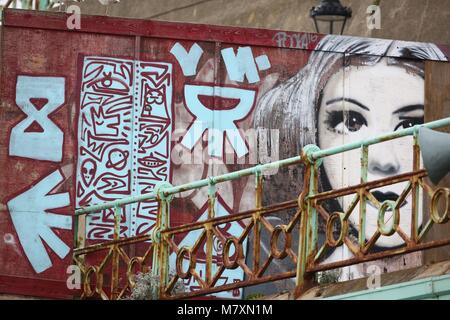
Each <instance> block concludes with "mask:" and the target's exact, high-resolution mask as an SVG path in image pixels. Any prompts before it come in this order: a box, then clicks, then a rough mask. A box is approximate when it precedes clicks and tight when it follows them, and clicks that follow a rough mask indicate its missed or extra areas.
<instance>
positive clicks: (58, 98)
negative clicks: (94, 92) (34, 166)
mask: <svg viewBox="0 0 450 320" xmlns="http://www.w3.org/2000/svg"><path fill="white" fill-rule="evenodd" d="M64 88H65V79H64V78H61V77H29V76H18V77H17V86H16V104H17V106H18V107H19V108H20V109H21V110H22V111H23V112H24V113H25V114H26V115H27V117H26V118H25V119H23V120H22V121H21V122H19V123H18V124H17V125H16V126H15V127H14V128H13V129H12V130H11V137H10V140H9V155H11V156H19V157H24V158H30V159H36V160H48V161H55V162H60V161H61V160H62V147H63V141H64V133H63V132H62V131H61V129H60V128H58V126H57V125H56V124H55V123H54V122H53V121H51V120H50V119H49V118H48V116H49V115H50V114H51V113H52V112H53V111H55V110H56V109H58V108H59V107H60V106H61V105H62V104H63V103H64ZM34 99H41V100H42V101H44V106H42V108H41V109H40V110H38V108H37V106H36V105H35V104H33V101H34ZM34 124H36V125H38V127H39V129H38V130H37V131H34V132H30V131H29V128H30V127H32V125H34Z"/></svg>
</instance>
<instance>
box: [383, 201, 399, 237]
mask: <svg viewBox="0 0 450 320" xmlns="http://www.w3.org/2000/svg"><path fill="white" fill-rule="evenodd" d="M387 209H391V210H392V212H393V214H394V221H393V223H392V225H391V226H390V227H389V226H387V225H386V223H385V222H384V216H385V214H386V210H387ZM399 223H400V211H399V210H398V208H396V207H395V201H392V200H386V201H384V202H383V203H382V204H381V208H380V209H379V210H378V231H379V232H380V233H381V234H382V235H383V236H392V235H393V234H394V233H395V231H397V228H398V224H399Z"/></svg>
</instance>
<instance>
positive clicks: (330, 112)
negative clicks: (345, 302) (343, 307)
mask: <svg viewBox="0 0 450 320" xmlns="http://www.w3.org/2000/svg"><path fill="white" fill-rule="evenodd" d="M423 60H442V61H444V60H445V61H446V60H447V58H446V56H445V55H444V53H442V52H441V51H440V50H439V48H438V47H437V46H436V45H434V44H429V43H412V42H404V41H393V40H381V39H364V38H355V37H346V36H326V37H325V38H323V39H322V40H321V41H320V43H319V44H318V46H317V47H316V49H315V51H313V52H312V53H311V55H310V57H309V60H308V63H307V65H306V66H305V67H304V68H302V69H301V70H299V71H298V73H297V74H295V75H294V76H293V77H291V78H290V79H288V80H287V81H284V82H281V83H279V84H277V85H276V86H275V87H273V88H272V89H271V90H270V91H268V92H267V93H266V94H265V95H264V96H263V97H262V98H261V100H260V102H259V104H258V105H257V109H256V111H255V118H254V125H255V127H256V128H257V127H264V128H279V129H280V157H281V158H285V157H288V156H295V155H297V154H299V152H300V150H301V148H302V147H303V146H305V145H306V144H311V143H312V144H316V145H318V146H319V147H320V148H321V149H327V148H331V147H335V146H339V145H342V144H345V143H350V142H354V141H359V140H362V139H366V138H369V137H374V136H377V135H380V134H382V133H386V132H391V131H394V130H398V129H402V128H408V127H411V126H414V125H416V124H421V123H423V121H424V62H423ZM412 157H413V152H412V137H405V138H402V139H397V140H395V141H392V142H385V143H381V144H378V145H373V146H371V147H370V148H369V163H368V181H372V180H378V179H381V178H385V177H388V176H392V175H397V174H400V173H405V172H408V171H411V170H412ZM359 168H360V150H354V151H352V152H346V153H343V154H338V155H335V156H331V157H327V158H325V159H324V162H323V165H322V166H321V169H320V180H321V183H320V184H321V185H320V186H319V188H320V190H330V189H338V188H342V187H345V186H350V185H355V184H358V183H360V179H361V177H360V169H359ZM279 174H280V173H279ZM281 174H283V173H282V172H281ZM286 174H290V173H286ZM273 179H281V180H282V179H284V178H272V177H268V179H267V180H268V182H267V184H268V186H267V187H266V186H265V188H266V190H267V188H270V183H271V181H274V180H273ZM301 184H302V178H301V174H300V176H299V177H298V186H299V188H298V189H296V190H280V191H283V192H280V193H289V192H290V193H291V194H290V196H291V198H290V199H292V198H293V197H295V195H296V193H297V192H298V190H301ZM404 187H405V183H398V184H396V185H391V186H386V187H383V188H379V189H375V190H372V191H373V194H374V196H375V197H376V198H377V200H378V201H380V202H382V201H384V200H396V199H397V198H398V197H399V195H400V194H401V192H402V190H403V189H404ZM271 197H272V198H271V200H273V197H274V196H273V195H272V196H271ZM353 197H354V195H350V196H345V197H342V198H340V199H336V201H333V202H332V203H328V208H327V209H328V211H329V212H333V211H340V212H343V210H345V209H346V208H348V206H349V204H350V202H351V201H352V198H353ZM410 198H411V197H409V198H406V201H405V203H404V205H403V207H402V209H401V210H402V211H405V213H406V211H409V210H410V209H411V199H410ZM285 199H287V198H285ZM285 199H280V200H285ZM366 212H367V222H366V224H367V225H366V230H365V234H366V239H367V238H370V237H371V235H373V233H374V231H375V230H376V228H377V213H378V209H377V208H375V207H374V206H372V205H370V204H368V205H367V211H366ZM391 216H392V212H387V213H386V218H385V219H386V221H388V220H389V219H390V218H391ZM404 216H405V218H403V216H402V219H401V222H400V226H401V227H402V229H403V230H410V229H411V228H410V225H411V221H410V220H411V217H410V216H408V214H405V215H404ZM358 219H359V218H358V214H352V215H351V216H350V234H353V235H354V236H355V237H357V236H358V232H359V230H358V225H359V223H358ZM322 223H323V222H322ZM419 223H421V219H419ZM321 231H322V232H323V229H322V230H321V228H319V233H320V232H321ZM293 236H294V239H295V237H296V236H295V235H293ZM319 238H320V235H319ZM322 238H323V234H322ZM322 241H323V240H322ZM403 243H404V241H403V239H402V238H400V237H399V236H398V235H396V236H392V237H384V236H381V237H380V238H379V239H378V241H377V242H376V246H377V249H378V250H379V249H381V248H386V247H390V248H392V247H396V246H400V245H402V244H403ZM351 256H352V255H351V252H350V251H349V250H348V249H347V248H346V246H345V245H343V246H340V247H338V248H337V249H336V250H334V251H333V252H330V253H329V254H328V256H327V257H326V260H325V261H324V262H332V261H337V260H343V259H348V258H350V257H351ZM412 260H414V259H412ZM416 262H417V261H416ZM408 263H409V266H408V267H411V263H414V261H411V262H405V263H404V264H405V265H406V264H408ZM278 267H279V268H280V269H283V271H287V270H292V267H294V266H292V265H289V266H287V265H282V264H279V265H278ZM366 267H367V266H366ZM364 273H365V267H364V266H353V267H347V268H345V270H342V272H341V275H340V279H341V280H346V279H350V278H355V277H361V276H364ZM292 281H293V279H292ZM283 286H286V284H284V285H283ZM276 289H277V288H275V287H273V286H272V287H270V286H264V287H263V286H261V287H259V288H258V287H257V288H254V289H249V290H247V293H250V292H274V291H276ZM278 289H279V288H278Z"/></svg>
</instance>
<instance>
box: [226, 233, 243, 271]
mask: <svg viewBox="0 0 450 320" xmlns="http://www.w3.org/2000/svg"><path fill="white" fill-rule="evenodd" d="M232 244H233V245H234V257H235V258H234V259H233V260H231V257H230V248H231V245H232ZM243 257H244V250H243V248H242V244H240V243H239V240H238V239H237V238H236V237H232V238H228V239H227V240H226V241H225V245H224V247H223V252H222V259H223V265H224V266H225V268H227V269H236V268H237V267H238V266H239V264H238V261H239V260H240V259H242V258H243Z"/></svg>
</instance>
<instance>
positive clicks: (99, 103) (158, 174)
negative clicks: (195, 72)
mask: <svg viewBox="0 0 450 320" xmlns="http://www.w3.org/2000/svg"><path fill="white" fill-rule="evenodd" d="M80 81H81V85H80V88H81V92H80V112H79V122H78V123H79V131H78V134H79V135H78V165H77V182H76V183H77V203H76V205H77V206H88V205H92V204H97V203H102V202H106V201H111V200H116V199H120V198H123V197H126V196H131V195H140V194H143V193H148V192H151V191H152V190H153V188H154V186H155V184H157V183H159V182H161V181H168V178H169V171H170V135H171V127H172V110H171V108H172V66H171V65H170V64H167V63H158V62H144V61H133V60H119V59H111V58H102V57H85V58H84V62H83V72H82V77H81V79H80ZM157 209H158V205H157V203H156V202H146V203H141V204H132V205H129V206H128V207H126V209H125V210H123V211H124V212H123V215H122V226H121V231H120V233H121V235H122V236H127V237H130V236H135V235H141V234H148V233H149V231H150V230H151V229H152V227H153V225H154V223H155V217H156V214H157ZM113 224H114V213H113V210H105V211H103V212H101V213H99V214H95V215H91V216H89V217H88V222H87V229H86V232H87V237H88V238H89V239H98V240H100V239H112V234H113Z"/></svg>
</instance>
